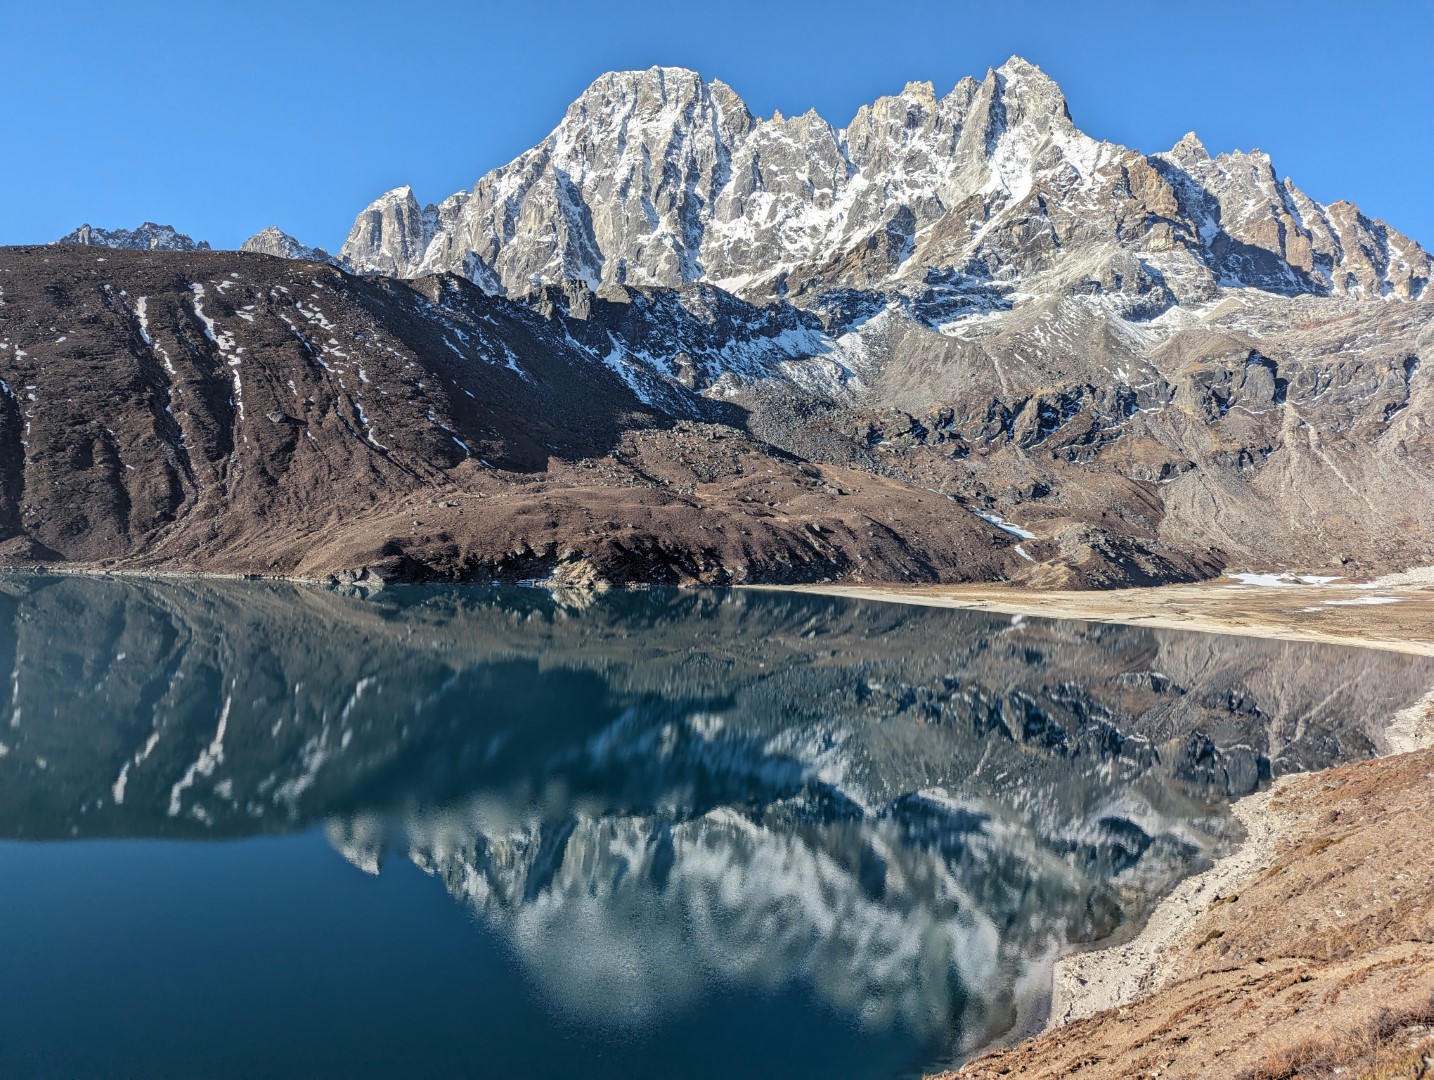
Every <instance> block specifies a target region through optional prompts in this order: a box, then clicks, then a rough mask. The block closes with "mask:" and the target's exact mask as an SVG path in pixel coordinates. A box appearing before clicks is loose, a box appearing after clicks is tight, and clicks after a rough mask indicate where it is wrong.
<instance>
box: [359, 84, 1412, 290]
mask: <svg viewBox="0 0 1434 1080" xmlns="http://www.w3.org/2000/svg"><path fill="white" fill-rule="evenodd" d="M1118 252H1130V253H1132V254H1133V255H1135V257H1136V259H1137V260H1138V261H1141V262H1144V263H1145V264H1146V265H1147V266H1149V267H1150V268H1152V269H1154V270H1155V271H1156V272H1157V274H1158V275H1161V276H1163V277H1168V278H1171V279H1173V280H1174V281H1175V282H1176V283H1177V290H1176V294H1178V295H1180V298H1181V299H1182V300H1193V299H1196V298H1197V297H1198V296H1200V295H1201V294H1204V295H1210V294H1212V293H1213V291H1214V290H1215V289H1217V288H1219V287H1221V286H1245V285H1249V286H1255V287H1259V288H1269V289H1274V290H1276V291H1283V292H1289V293H1298V292H1308V293H1316V294H1330V295H1357V296H1374V297H1382V296H1397V297H1402V298H1405V299H1414V298H1417V297H1419V296H1422V295H1423V294H1424V291H1425V290H1426V289H1427V288H1428V283H1429V280H1430V278H1431V273H1430V260H1429V256H1428V255H1427V254H1426V253H1425V252H1424V251H1423V250H1422V249H1420V247H1419V246H1418V245H1417V244H1415V243H1414V242H1413V241H1411V240H1409V239H1408V238H1406V237H1403V236H1401V235H1400V234H1398V233H1396V232H1394V231H1393V230H1392V229H1389V228H1388V227H1387V226H1385V225H1383V224H1382V223H1379V222H1372V221H1370V220H1369V219H1367V218H1364V217H1363V216H1362V215H1360V214H1359V212H1358V210H1357V209H1356V208H1354V207H1353V206H1351V205H1350V204H1347V203H1335V204H1332V205H1330V206H1323V205H1321V204H1319V203H1317V202H1315V201H1314V200H1312V199H1310V198H1309V197H1308V196H1306V195H1305V194H1304V193H1303V192H1301V191H1300V190H1299V189H1298V188H1297V187H1295V185H1294V184H1293V183H1292V182H1291V181H1289V180H1285V181H1280V180H1279V179H1278V178H1277V177H1276V174H1275V173H1274V171H1273V168H1272V166H1271V163H1270V159H1269V157H1268V156H1267V155H1265V154H1261V153H1260V152H1258V151H1256V152H1254V153H1250V154H1246V153H1242V152H1238V151H1237V152H1235V153H1230V154H1221V155H1218V156H1216V157H1214V158H1212V157H1211V156H1210V155H1209V154H1208V153H1207V152H1206V151H1205V149H1204V147H1203V146H1202V145H1201V144H1200V142H1199V140H1198V139H1197V138H1195V136H1194V135H1193V133H1192V134H1191V135H1187V136H1186V137H1185V138H1184V139H1182V140H1181V141H1180V142H1179V143H1178V144H1177V145H1176V147H1175V148H1174V149H1173V150H1171V151H1170V152H1169V153H1167V154H1160V155H1156V156H1154V157H1146V156H1144V155H1142V154H1139V153H1137V152H1135V151H1132V150H1128V149H1126V148H1125V147H1122V146H1118V145H1116V144H1114V143H1107V142H1102V141H1100V140H1097V139H1093V138H1091V137H1089V136H1087V135H1085V134H1084V133H1082V132H1081V131H1080V130H1079V129H1078V128H1077V127H1076V126H1075V124H1074V123H1073V122H1072V120H1071V116H1070V112H1069V110H1068V107H1067V104H1066V100H1065V97H1064V95H1063V94H1062V93H1061V91H1060V88H1059V87H1058V86H1056V84H1055V83H1054V82H1053V81H1051V79H1050V78H1049V77H1047V76H1046V75H1045V73H1044V72H1042V71H1041V70H1040V69H1039V68H1038V67H1036V66H1035V65H1034V64H1031V63H1028V62H1027V61H1025V60H1022V59H1020V58H1019V57H1013V58H1011V60H1009V61H1008V62H1007V63H1005V64H1003V65H1001V67H999V68H997V69H995V70H993V71H989V72H987V73H986V76H985V78H984V79H982V80H980V81H977V80H975V79H970V78H967V79H963V80H961V82H960V83H958V84H957V85H956V86H955V88H954V89H952V90H951V91H950V92H949V93H946V94H944V95H940V96H938V94H937V92H936V90H935V88H934V87H933V86H932V85H931V84H930V83H910V84H908V85H907V86H906V87H905V89H903V90H902V91H901V93H899V94H896V95H893V96H890V97H883V98H879V99H878V100H877V101H875V102H873V103H872V104H870V105H863V106H862V107H861V108H860V109H859V110H858V111H857V114H856V116H855V117H853V118H852V120H851V121H850V122H849V123H848V124H847V126H846V127H844V128H836V127H833V126H832V125H831V124H830V123H828V122H827V121H826V120H824V119H822V118H821V117H820V116H818V115H817V114H816V113H815V112H808V113H806V114H804V115H802V116H798V117H790V118H788V117H783V116H782V115H781V114H780V113H778V114H777V115H775V116H773V117H771V118H769V119H765V120H764V119H759V118H755V117H753V116H752V114H751V112H750V111H749V110H748V108H747V106H746V105H745V104H744V103H743V102H742V100H741V98H739V97H738V96H737V94H736V93H735V92H734V91H733V90H732V89H731V87H729V86H727V85H726V84H725V83H722V82H720V81H718V80H713V81H710V82H704V81H703V79H702V78H701V77H700V76H699V75H698V74H697V73H696V72H692V71H687V70H684V69H682V68H651V69H649V70H647V71H624V72H611V73H608V74H606V75H603V76H602V77H600V78H599V79H598V80H597V81H595V82H594V83H593V84H592V86H590V87H589V88H588V89H587V90H586V91H585V92H584V93H583V94H582V96H581V97H579V98H578V100H577V101H575V102H573V104H572V105H571V106H570V107H569V108H568V111H567V113H566V115H565V116H564V117H563V119H562V122H561V123H559V124H558V126H557V127H556V128H555V129H554V130H553V132H552V133H551V134H550V135H549V136H548V137H547V138H546V139H544V140H543V141H542V142H541V143H539V144H538V145H537V146H536V147H534V148H533V149H532V150H529V151H528V152H526V153H524V154H522V155H520V156H519V157H518V158H517V159H515V160H514V161H513V162H511V163H510V164H508V165H505V166H503V167H501V168H499V169H495V170H494V171H493V172H491V173H489V174H488V175H486V176H484V177H483V178H482V179H481V180H479V181H478V183H477V184H476V185H475V186H474V188H473V189H472V190H471V191H462V192H459V193H457V194H455V195H453V196H451V197H450V198H448V199H446V200H444V201H443V202H442V203H441V204H439V205H437V206H430V207H428V208H426V209H425V208H422V207H420V205H419V203H418V201H417V199H416V197H415V196H414V194H413V192H412V190H411V189H409V188H407V187H400V188H396V189H394V190H393V191H390V192H388V193H387V194H385V195H383V196H381V197H380V198H379V199H377V200H376V201H375V202H374V203H373V204H372V205H371V206H370V207H368V209H366V210H365V211H364V212H363V213H362V214H360V215H359V217H358V219H357V221H356V222H355V224H354V228H353V230H352V232H351V233H350V235H349V238H348V241H347V242H346V243H345V245H344V248H343V251H342V252H341V258H342V259H343V260H345V261H346V263H347V264H348V265H350V266H352V267H353V268H354V269H356V270H358V271H360V272H364V273H381V274H394V275H398V276H403V277H414V276H418V275H421V274H429V273H437V272H442V271H447V272H451V273H458V274H463V275H465V276H467V277H469V278H471V279H472V280H473V281H475V282H476V283H478V284H480V285H483V286H484V287H486V288H489V289H492V290H495V291H500V292H506V293H509V294H518V295H521V294H526V293H530V292H532V291H534V290H535V289H536V288H538V287H540V286H542V285H544V284H553V283H561V282H565V281H581V282H584V283H586V284H587V285H588V286H589V287H591V288H593V289H597V288H599V287H601V286H605V285H624V286H640V287H641V286H658V287H666V288H673V287H678V286H682V285H688V284H693V283H697V282H707V283H712V284H716V285H720V286H722V287H724V288H726V289H729V290H730V291H733V292H736V293H739V294H742V295H744V296H749V297H753V298H758V297H771V296H773V295H786V294H788V293H794V294H796V293H800V294H804V295H809V296H813V297H815V296H816V295H817V294H818V293H820V292H822V291H825V290H831V289H852V288H858V289H862V288H872V287H877V286H881V287H888V288H889V287H895V286H899V285H902V284H915V283H918V282H919V281H920V280H921V279H922V277H923V276H924V275H925V273H926V272H927V271H929V270H938V271H941V270H946V269H948V268H951V269H955V270H958V271H960V272H961V273H962V274H963V275H966V276H968V277H973V278H974V277H984V278H986V279H987V280H988V282H996V281H1004V282H1007V283H1015V282H1020V281H1022V280H1024V279H1029V278H1033V277H1036V276H1039V275H1042V274H1045V273H1046V272H1049V271H1055V270H1058V269H1062V268H1063V272H1064V274H1065V276H1067V277H1070V276H1071V275H1079V276H1089V275H1090V274H1091V272H1092V271H1093V270H1095V269H1098V267H1099V266H1100V264H1102V263H1111V262H1112V261H1113V262H1115V263H1119V261H1120V260H1119V259H1118V258H1116V253H1118ZM1132 265H1134V264H1132ZM1122 276H1124V275H1122ZM1121 287H1123V286H1117V287H1116V290H1117V291H1119V289H1120V288H1121ZM1146 291H1149V286H1147V287H1146ZM1156 291H1157V294H1158V296H1159V299H1155V300H1147V301H1146V304H1145V306H1147V307H1149V306H1151V304H1152V303H1153V304H1154V305H1155V306H1160V305H1162V304H1163V305H1166V306H1168V305H1169V304H1171V303H1173V302H1174V301H1175V295H1172V294H1171V293H1170V292H1169V291H1168V290H1165V289H1158V290H1156Z"/></svg>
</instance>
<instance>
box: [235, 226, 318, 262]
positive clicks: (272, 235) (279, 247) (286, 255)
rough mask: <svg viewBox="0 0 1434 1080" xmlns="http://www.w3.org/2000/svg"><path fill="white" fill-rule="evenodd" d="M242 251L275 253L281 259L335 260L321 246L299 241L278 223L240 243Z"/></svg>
mask: <svg viewBox="0 0 1434 1080" xmlns="http://www.w3.org/2000/svg"><path fill="white" fill-rule="evenodd" d="M239 250H240V251H254V252H258V253H259V254H260V255H274V256H276V257H278V258H280V259H300V260H302V261H304V262H333V257H332V256H331V255H329V253H328V252H327V251H325V250H324V249H323V248H319V247H307V246H305V245H304V244H301V243H299V242H298V241H297V240H295V239H294V238H293V237H292V236H290V235H289V234H288V233H286V232H284V231H283V230H281V229H280V228H279V227H278V226H277V225H270V226H269V227H268V228H267V229H261V230H260V231H259V232H256V233H255V234H254V235H253V236H251V237H249V239H248V240H245V241H244V243H242V244H240V245H239Z"/></svg>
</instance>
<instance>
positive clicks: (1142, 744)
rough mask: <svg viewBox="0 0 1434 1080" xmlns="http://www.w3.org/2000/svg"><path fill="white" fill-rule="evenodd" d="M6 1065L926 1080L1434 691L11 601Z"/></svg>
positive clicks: (499, 619) (3, 721) (509, 626)
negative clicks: (1305, 780) (1244, 821)
mask: <svg viewBox="0 0 1434 1080" xmlns="http://www.w3.org/2000/svg"><path fill="white" fill-rule="evenodd" d="M0 676H4V677H7V678H8V680H9V684H8V687H7V688H0V692H3V693H4V695H5V701H4V705H3V708H0V1075H4V1076H31V1075H44V1076H115V1075H127V1076H146V1077H168V1076H173V1077H194V1076H205V1077H253V1076H261V1075H265V1076H285V1075H302V1076H343V1077H367V1076H374V1077H388V1076H393V1075H425V1076H449V1075H464V1076H491V1077H570V1076H573V1075H582V1076H584V1077H588V1078H613V1080H617V1078H648V1077H651V1078H658V1077H670V1076H675V1075H681V1076H684V1077H688V1078H699V1080H705V1078H712V1080H716V1078H723V1080H730V1078H732V1077H783V1078H791V1080H796V1078H801V1077H823V1078H841V1077H861V1078H874V1077H876V1078H880V1077H906V1076H911V1075H917V1074H919V1073H920V1072H921V1071H922V1070H924V1069H931V1068H935V1067H938V1066H940V1065H941V1064H942V1063H946V1062H951V1061H956V1060H960V1059H961V1058H962V1057H963V1056H965V1055H968V1054H970V1053H971V1052H973V1051H975V1050H977V1049H979V1048H981V1047H983V1046H986V1045H989V1044H991V1043H992V1042H993V1041H998V1040H1000V1039H1001V1038H1002V1037H1004V1036H1008V1035H1009V1034H1010V1033H1012V1032H1015V1031H1019V1030H1021V1029H1022V1028H1023V1027H1025V1026H1026V1025H1028V1024H1030V1023H1032V1022H1033V1021H1034V1020H1038V1019H1039V1017H1040V1015H1041V1012H1042V1010H1043V1008H1044V1007H1045V999H1046V996H1047V994H1048V990H1049V961H1050V959H1051V957H1052V956H1054V955H1055V954H1057V953H1059V952H1060V951H1063V950H1067V949H1070V948H1072V947H1079V946H1080V945H1082V944H1084V943H1089V942H1092V941H1096V940H1099V939H1102V938H1104V937H1107V936H1108V935H1111V934H1113V933H1119V932H1120V931H1121V929H1122V927H1126V928H1127V929H1128V927H1129V925H1131V921H1132V920H1134V919H1137V918H1138V917H1139V916H1140V915H1141V914H1143V912H1144V911H1145V910H1146V909H1147V908H1148V905H1149V904H1150V902H1151V900H1152V898H1153V897H1156V896H1158V895H1159V894H1160V893H1161V892H1163V891H1164V890H1166V889H1168V888H1169V887H1170V886H1171V885H1172V884H1173V883H1174V882H1175V881H1176V880H1178V879H1179V878H1180V877H1182V876H1184V875H1186V874H1188V873H1190V872H1191V871H1192V870H1193V869H1196V868H1198V867H1199V866H1201V865H1203V864H1205V863H1206V862H1208V860H1209V859H1210V858H1211V857H1212V855H1214V854H1217V853H1218V852H1219V851H1220V850H1221V848H1222V847H1223V846H1224V845H1227V844H1228V843H1230V842H1231V840H1232V839H1233V838H1234V826H1233V825H1232V823H1231V819H1230V817H1229V814H1228V804H1229V801H1230V799H1231V798H1232V797H1236V796H1239V795H1242V794H1245V793H1247V792H1250V791H1253V790H1255V789H1257V788H1258V787H1259V786H1261V785H1262V784H1264V783H1267V782H1268V780H1269V778H1270V777H1271V776H1272V775H1278V774H1280V773H1284V772H1289V771H1296V770H1307V769H1317V768H1323V767H1326V766H1329V765H1332V764H1335V763H1337V762H1340V761H1344V760H1348V759H1353V758H1362V757H1368V756H1370V755H1373V754H1375V753H1378V752H1379V751H1380V750H1381V749H1382V741H1381V740H1382V734H1381V733H1382V731H1383V730H1384V727H1385V725H1386V723H1387V721H1388V718H1389V716H1390V714H1391V713H1392V712H1393V711H1395V710H1397V709H1400V708H1403V707H1405V706H1407V705H1408V704H1410V703H1412V702H1413V701H1414V700H1416V699H1417V698H1418V697H1419V696H1420V695H1421V694H1422V693H1423V692H1424V691H1425V690H1426V689H1427V688H1428V686H1429V684H1431V683H1434V664H1431V662H1430V661H1428V660H1426V659H1422V658H1418V657H1412V656H1403V655H1399V654H1393V653H1384V652H1377V651H1374V650H1367V649H1344V648H1339V647H1333V646H1325V645H1311V644H1296V643H1288V642H1274V641H1261V640H1255V639H1245V638H1237V637H1229V636H1221V635H1213V634H1194V633H1181V632H1175V631H1165V630H1156V629H1149V628H1140V627H1127V626H1113V625H1100V624H1092V623H1078V622H1058V621H1047V620H1034V619H1023V618H1019V617H1018V618H1012V617H1009V616H1002V615H990V614H985V613H979V612H961V611H942V610H935V609H925V608H912V607H902V606H897V605H886V604H876V603H864V602H857V601H850V600H839V599H829V598H822V597H816V596H809V595H794V594H781V593H761V592H721V591H676V590H674V591H656V590H654V591H634V592H612V593H605V594H598V595H596V596H562V595H558V596H554V595H551V594H549V593H547V592H546V591H543V590H539V589H521V588H513V589H485V588H467V589H459V588H453V589H437V588H428V589H418V588H411V589H405V588H389V589H386V590H383V591H382V592H378V593H375V594H372V595H359V594H356V593H354V592H353V591H350V592H347V593H346V592H342V591H334V590H325V589H319V588H308V587H301V586H286V585H281V584H271V583H260V582H241V581H232V582H224V581H216V582H196V581H185V580H165V581H126V580H117V579H85V578H47V577H18V576H11V577H4V578H0Z"/></svg>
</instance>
